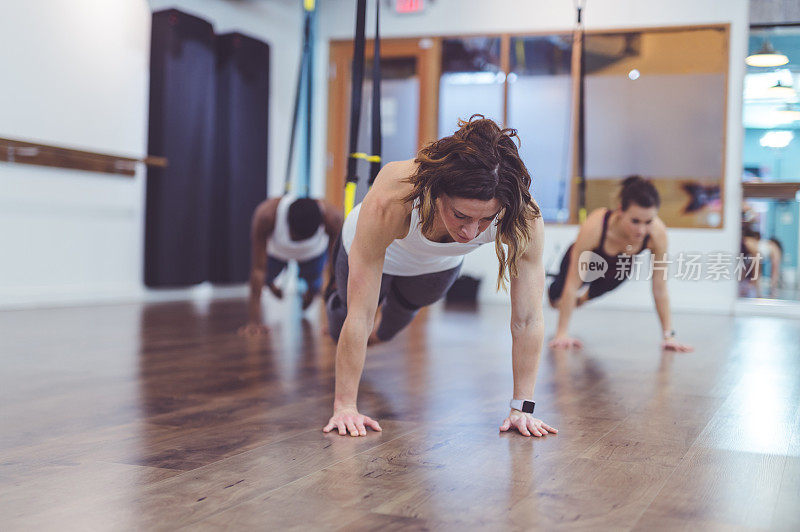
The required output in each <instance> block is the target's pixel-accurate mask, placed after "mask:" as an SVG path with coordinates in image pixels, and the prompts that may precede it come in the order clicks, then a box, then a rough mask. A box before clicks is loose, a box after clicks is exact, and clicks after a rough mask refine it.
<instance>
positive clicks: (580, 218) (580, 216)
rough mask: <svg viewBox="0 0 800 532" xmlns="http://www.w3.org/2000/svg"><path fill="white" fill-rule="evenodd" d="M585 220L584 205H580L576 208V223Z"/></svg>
mask: <svg viewBox="0 0 800 532" xmlns="http://www.w3.org/2000/svg"><path fill="white" fill-rule="evenodd" d="M585 221H586V207H581V208H580V209H578V223H581V224H582V223H583V222H585Z"/></svg>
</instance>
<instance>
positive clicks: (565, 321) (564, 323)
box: [556, 282, 578, 336]
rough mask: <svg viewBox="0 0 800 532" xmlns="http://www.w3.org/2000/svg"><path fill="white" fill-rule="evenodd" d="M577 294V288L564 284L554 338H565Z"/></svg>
mask: <svg viewBox="0 0 800 532" xmlns="http://www.w3.org/2000/svg"><path fill="white" fill-rule="evenodd" d="M577 293H578V289H577V287H575V286H572V285H571V283H569V282H568V283H566V285H565V286H564V292H562V294H561V299H560V300H559V304H558V328H557V329H556V336H566V335H567V332H568V331H569V320H570V318H571V317H572V311H573V310H575V301H576V297H577Z"/></svg>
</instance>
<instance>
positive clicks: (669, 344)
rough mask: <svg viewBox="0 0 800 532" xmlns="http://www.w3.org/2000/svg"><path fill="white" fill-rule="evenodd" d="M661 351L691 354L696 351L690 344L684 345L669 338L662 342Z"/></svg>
mask: <svg viewBox="0 0 800 532" xmlns="http://www.w3.org/2000/svg"><path fill="white" fill-rule="evenodd" d="M661 349H663V350H664V351H677V352H678V353H689V352H691V351H694V347H692V346H690V345H689V344H682V343H680V342H679V341H678V340H676V339H675V338H667V339H666V340H664V341H663V342H661Z"/></svg>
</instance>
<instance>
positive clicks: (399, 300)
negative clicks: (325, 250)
mask: <svg viewBox="0 0 800 532" xmlns="http://www.w3.org/2000/svg"><path fill="white" fill-rule="evenodd" d="M460 271H461V265H459V266H457V267H455V268H452V269H450V270H445V271H442V272H434V273H426V274H423V275H412V276H403V275H388V274H383V275H382V276H381V288H380V295H379V296H378V301H379V302H383V307H382V309H381V322H380V324H379V325H378V331H377V335H378V338H379V339H380V340H382V341H386V340H389V339H391V338H392V337H394V335H396V334H397V333H398V332H400V331H401V330H402V329H403V328H404V327H405V326H406V325H408V324H409V323H411V320H413V319H414V316H416V314H417V312H418V311H419V309H421V308H422V307H425V306H428V305H430V304H432V303H435V302H437V301H439V300H440V299H442V298H443V297H444V295H445V294H446V293H447V291H448V290H449V289H450V287H451V286H452V285H453V283H454V282H455V280H456V279H458V274H459V272H460ZM349 272H350V268H349V265H348V257H347V252H345V250H344V247H343V246H342V243H341V241H340V242H339V243H338V244H337V246H336V254H335V257H334V274H335V276H336V290H335V291H334V292H333V293H331V294H330V295H329V296H328V299H327V301H326V302H325V310H326V312H327V314H328V330H329V332H330V335H331V337H333V339H334V340H338V339H339V333H341V331H342V325H344V320H345V318H346V317H347V278H348V276H349Z"/></svg>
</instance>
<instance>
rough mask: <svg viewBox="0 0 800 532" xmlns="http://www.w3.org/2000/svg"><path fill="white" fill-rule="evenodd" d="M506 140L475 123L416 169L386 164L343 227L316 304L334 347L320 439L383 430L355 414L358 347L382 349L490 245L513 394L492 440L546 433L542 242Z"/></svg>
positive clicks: (432, 150)
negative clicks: (503, 301) (540, 382)
mask: <svg viewBox="0 0 800 532" xmlns="http://www.w3.org/2000/svg"><path fill="white" fill-rule="evenodd" d="M516 137H517V134H516V131H514V130H512V129H500V127H498V126H497V124H495V123H494V122H493V121H491V120H488V119H485V118H483V117H482V116H480V115H475V116H473V117H472V118H471V119H470V120H469V121H468V122H464V121H461V122H459V130H458V131H456V132H455V133H454V134H453V135H452V136H449V137H444V138H442V139H440V140H438V141H436V142H434V143H432V144H430V145H428V146H427V147H425V148H423V149H422V150H420V152H419V153H418V154H417V157H416V158H415V159H413V160H408V161H400V162H392V163H389V164H387V165H386V166H385V167H384V168H383V169H382V170H381V172H380V173H379V174H378V177H377V179H376V180H375V184H374V186H373V187H372V189H371V190H370V191H369V193H368V194H367V195H366V197H365V198H364V201H363V203H361V204H360V205H358V206H356V207H355V208H354V209H353V211H352V212H351V213H350V215H349V216H348V217H347V219H346V220H345V223H344V226H343V227H342V238H341V242H340V244H339V246H338V247H337V249H336V253H335V258H334V266H335V281H336V289H335V290H333V291H332V292H331V293H330V294H329V296H328V298H327V300H326V309H327V315H328V327H329V331H330V333H331V336H333V338H334V339H335V340H338V346H337V350H336V391H335V396H334V403H333V416H332V417H331V418H330V421H329V422H328V424H327V425H326V426H325V428H324V429H323V430H324V431H325V432H330V431H331V430H333V429H338V432H339V434H341V435H346V434H347V433H349V434H350V435H351V436H363V435H365V434H366V427H370V428H372V429H373V430H376V431H379V430H381V428H380V425H379V424H378V422H377V421H375V420H373V419H371V418H369V417H368V416H365V415H363V414H361V413H360V412H359V411H358V408H357V406H356V399H357V396H358V385H359V380H360V379H361V373H362V371H363V368H364V359H365V355H366V349H367V344H368V343H376V342H383V341H386V340H389V339H390V338H392V337H393V336H394V335H395V334H397V333H398V332H399V331H400V330H401V329H403V328H404V327H405V326H406V325H408V324H409V323H410V322H411V320H412V319H413V318H414V315H415V314H416V313H417V311H419V309H420V308H422V307H424V306H426V305H430V304H432V303H434V302H436V301H438V300H439V299H441V298H442V297H443V296H444V295H445V293H446V292H447V290H448V288H449V287H450V286H451V285H452V283H453V282H454V281H455V280H456V278H457V277H458V273H459V270H460V269H461V263H462V260H463V256H464V255H465V254H467V253H469V252H470V251H473V250H474V249H477V248H478V247H480V246H481V245H483V244H488V243H493V244H494V245H495V250H496V252H497V257H498V259H499V262H500V265H499V274H498V287H499V286H505V283H506V280H508V279H510V283H511V333H512V339H513V347H512V352H511V356H512V367H513V374H514V389H513V392H512V394H511V402H510V408H511V410H510V412H509V414H508V416H507V417H506V418H505V420H504V421H503V422H502V424H501V425H500V430H501V431H507V430H509V429H512V428H513V429H516V430H518V431H519V432H520V433H521V434H524V435H525V436H530V435H531V434H532V435H534V436H544V435H545V434H547V433H548V432H552V433H555V432H556V429H554V428H552V427H550V426H548V425H547V424H546V423H544V422H542V421H541V420H540V419H536V418H534V417H533V415H532V414H533V406H534V403H533V397H534V393H533V392H534V385H535V382H536V373H537V370H538V366H539V356H540V353H541V349H542V341H543V324H542V293H543V290H544V268H543V266H542V247H543V237H544V235H543V224H542V219H541V216H540V214H539V207H538V206H537V205H536V203H535V202H534V201H533V199H532V198H531V194H530V185H531V178H530V175H529V173H528V170H527V169H526V168H525V165H524V164H523V163H522V160H521V159H520V157H519V153H518V151H517V145H516V144H515V143H514V138H516ZM503 244H505V245H507V246H508V249H507V251H506V249H505V248H504V247H503ZM348 279H353V280H355V281H356V282H350V283H348ZM378 305H382V307H381V318H380V322H379V323H378V324H377V325H376V326H375V324H374V321H375V314H376V308H377V307H378ZM373 329H374V330H373Z"/></svg>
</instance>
